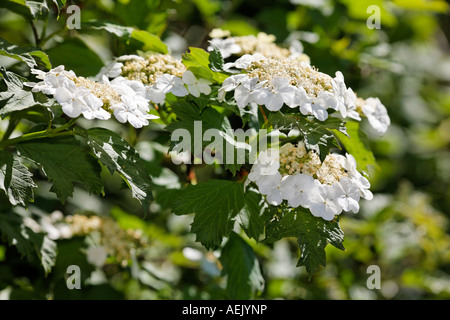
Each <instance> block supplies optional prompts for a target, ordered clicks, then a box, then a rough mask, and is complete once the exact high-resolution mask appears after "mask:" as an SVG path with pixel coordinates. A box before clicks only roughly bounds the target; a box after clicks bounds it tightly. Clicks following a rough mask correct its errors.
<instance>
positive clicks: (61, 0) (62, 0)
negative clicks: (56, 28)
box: [52, 0, 67, 19]
mask: <svg viewBox="0 0 450 320" xmlns="http://www.w3.org/2000/svg"><path fill="white" fill-rule="evenodd" d="M52 2H53V4H54V5H55V6H56V9H57V10H58V19H59V14H60V13H61V9H62V8H63V7H64V6H65V5H66V2H67V1H66V0H53V1H52Z"/></svg>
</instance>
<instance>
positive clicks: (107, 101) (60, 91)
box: [27, 66, 158, 128]
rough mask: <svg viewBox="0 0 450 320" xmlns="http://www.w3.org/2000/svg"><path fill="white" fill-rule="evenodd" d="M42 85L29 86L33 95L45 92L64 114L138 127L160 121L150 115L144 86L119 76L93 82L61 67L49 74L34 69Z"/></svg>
mask: <svg viewBox="0 0 450 320" xmlns="http://www.w3.org/2000/svg"><path fill="white" fill-rule="evenodd" d="M32 73H33V74H35V75H36V77H37V78H38V79H40V80H42V81H41V82H38V83H27V85H29V86H31V87H33V88H32V91H33V92H43V93H44V94H46V95H50V96H53V97H54V98H55V100H56V101H57V102H58V103H59V104H60V105H61V107H62V110H63V112H64V113H65V114H66V115H67V116H69V117H71V118H76V117H79V116H80V115H82V116H83V117H85V118H86V119H89V120H92V119H100V120H107V119H109V118H111V114H113V115H114V116H115V118H116V119H117V120H118V121H119V122H121V123H125V122H129V123H130V124H131V125H132V126H134V127H135V128H141V127H142V126H146V125H148V124H149V122H148V120H150V119H157V118H158V117H157V116H155V115H151V114H149V111H150V109H149V99H148V98H146V90H145V88H144V85H143V84H142V83H141V82H139V81H134V80H128V79H125V78H123V77H117V78H115V79H114V80H113V81H109V80H108V78H107V77H103V79H102V80H101V81H93V80H90V79H87V78H84V77H79V76H77V75H76V74H75V73H74V72H73V71H67V70H64V66H58V67H56V68H54V69H52V70H50V71H48V72H43V71H41V70H32Z"/></svg>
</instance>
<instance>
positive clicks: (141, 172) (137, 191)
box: [87, 128, 153, 212]
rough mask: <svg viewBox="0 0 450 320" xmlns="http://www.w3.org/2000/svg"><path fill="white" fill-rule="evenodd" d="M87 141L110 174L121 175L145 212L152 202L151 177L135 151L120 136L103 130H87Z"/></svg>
mask: <svg viewBox="0 0 450 320" xmlns="http://www.w3.org/2000/svg"><path fill="white" fill-rule="evenodd" d="M87 141H88V145H89V146H90V147H91V149H92V151H93V152H94V154H95V156H96V157H97V158H98V159H99V160H100V161H101V162H102V163H103V164H104V165H105V166H106V167H107V168H108V169H109V171H110V172H111V174H112V173H113V172H114V171H117V172H118V173H119V174H120V175H121V177H122V178H123V179H124V181H125V182H126V183H127V185H128V187H129V188H130V189H131V192H132V195H133V197H134V198H136V199H137V200H139V202H140V203H141V204H142V206H143V208H144V211H145V212H147V211H148V207H149V204H150V201H151V200H153V195H152V190H151V177H150V175H149V173H148V171H147V168H146V166H145V162H144V161H143V160H142V159H141V158H140V157H139V154H138V153H137V151H136V150H135V149H134V148H133V147H132V146H130V144H128V142H126V141H125V140H124V139H123V138H122V137H121V136H120V135H118V134H117V133H115V132H112V131H110V130H107V129H103V128H92V129H89V130H88V131H87Z"/></svg>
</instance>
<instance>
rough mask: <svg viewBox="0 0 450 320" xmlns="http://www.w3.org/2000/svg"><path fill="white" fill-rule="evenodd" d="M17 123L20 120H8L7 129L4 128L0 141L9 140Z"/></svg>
mask: <svg viewBox="0 0 450 320" xmlns="http://www.w3.org/2000/svg"><path fill="white" fill-rule="evenodd" d="M19 122H20V120H19V119H18V118H15V117H14V118H10V119H9V123H8V128H6V131H5V134H4V135H3V137H2V140H1V141H5V140H7V139H8V138H9V136H10V135H11V133H13V131H14V129H15V128H16V127H17V125H18V124H19Z"/></svg>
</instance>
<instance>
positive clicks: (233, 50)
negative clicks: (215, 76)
mask: <svg viewBox="0 0 450 320" xmlns="http://www.w3.org/2000/svg"><path fill="white" fill-rule="evenodd" d="M209 42H210V43H211V45H210V46H208V51H212V50H214V48H217V49H219V51H220V53H221V54H222V57H223V58H224V59H226V58H228V57H230V56H231V55H233V54H237V53H239V52H241V50H242V49H241V47H240V46H239V45H237V44H236V41H235V40H234V39H233V38H226V39H219V38H215V39H212V40H210V41H209Z"/></svg>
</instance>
